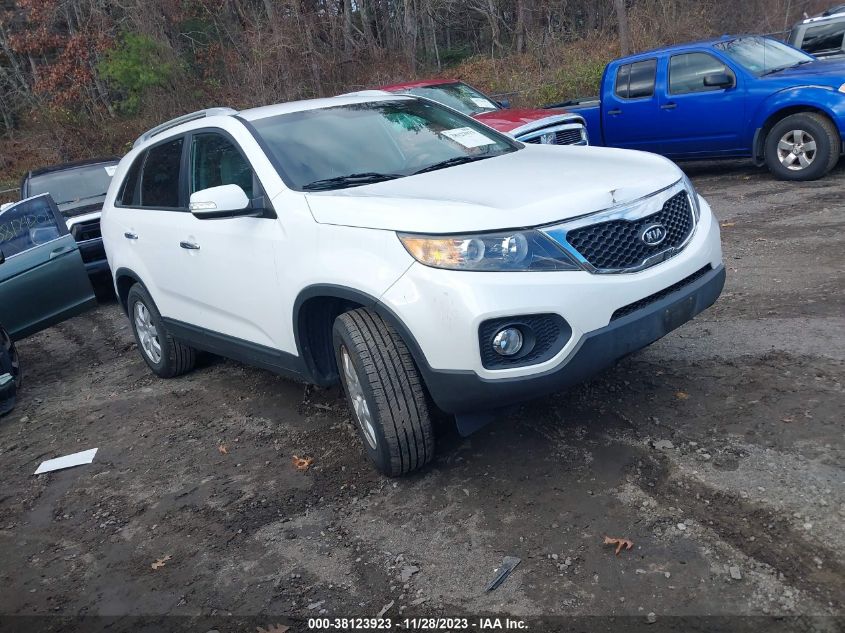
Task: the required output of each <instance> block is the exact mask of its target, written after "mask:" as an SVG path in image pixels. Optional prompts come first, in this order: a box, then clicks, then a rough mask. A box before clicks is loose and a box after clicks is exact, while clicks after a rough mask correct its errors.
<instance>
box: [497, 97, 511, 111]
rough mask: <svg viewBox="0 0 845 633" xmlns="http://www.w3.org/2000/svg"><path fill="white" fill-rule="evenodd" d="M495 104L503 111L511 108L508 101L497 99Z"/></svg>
mask: <svg viewBox="0 0 845 633" xmlns="http://www.w3.org/2000/svg"><path fill="white" fill-rule="evenodd" d="M496 103H498V104H499V105H500V106H502V107H503V108H504V109H505V110H507V109H508V108H510V107H511V102H510V99H499V100H498V101H497V102H496Z"/></svg>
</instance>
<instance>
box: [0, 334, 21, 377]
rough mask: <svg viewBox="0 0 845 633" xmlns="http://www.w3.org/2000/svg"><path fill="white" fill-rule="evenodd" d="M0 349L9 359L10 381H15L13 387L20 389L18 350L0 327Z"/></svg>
mask: <svg viewBox="0 0 845 633" xmlns="http://www.w3.org/2000/svg"><path fill="white" fill-rule="evenodd" d="M0 349H2V350H3V352H4V353H5V354H6V357H7V358H8V359H9V373H10V374H12V379H13V380H14V381H15V386H16V387H17V388H18V389H20V388H21V383H23V372H22V371H21V360H20V357H19V356H18V350H17V348H15V344H14V343H13V342H12V339H11V338H10V337H9V333H8V332H6V330H4V329H3V328H2V327H0Z"/></svg>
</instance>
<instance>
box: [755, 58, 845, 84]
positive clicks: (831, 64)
mask: <svg viewBox="0 0 845 633" xmlns="http://www.w3.org/2000/svg"><path fill="white" fill-rule="evenodd" d="M764 79H773V80H780V81H782V82H787V83H789V85H792V86H798V85H803V84H812V83H823V84H824V85H826V86H832V87H834V88H838V87H839V86H841V85H842V84H843V83H845V60H843V59H836V60H823V59H820V60H817V61H814V62H810V63H809V64H804V65H803V66H797V67H795V68H787V69H786V70H781V71H779V72H776V73H773V74H771V75H767V76H766V77H764Z"/></svg>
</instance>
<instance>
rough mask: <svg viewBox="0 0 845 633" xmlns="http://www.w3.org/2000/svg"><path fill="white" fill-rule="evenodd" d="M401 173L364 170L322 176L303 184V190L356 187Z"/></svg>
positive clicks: (388, 178) (399, 176) (399, 175)
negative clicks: (354, 172) (320, 178)
mask: <svg viewBox="0 0 845 633" xmlns="http://www.w3.org/2000/svg"><path fill="white" fill-rule="evenodd" d="M402 177H403V176H402V174H383V173H380V172H377V171H366V172H363V173H360V174H347V175H346V176H335V177H334V178H323V179H322V180H315V181H314V182H309V183H308V184H307V185H303V186H302V188H303V189H304V190H305V191H325V190H327V189H345V188H346V187H357V186H358V185H369V184H372V183H375V182H384V181H385V180H395V179H396V178H402Z"/></svg>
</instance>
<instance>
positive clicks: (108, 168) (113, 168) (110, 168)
mask: <svg viewBox="0 0 845 633" xmlns="http://www.w3.org/2000/svg"><path fill="white" fill-rule="evenodd" d="M103 169H105V170H106V173H107V174H108V175H109V178H111V177H112V176H114V172H116V171H117V165H106V166H105V167H103Z"/></svg>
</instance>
